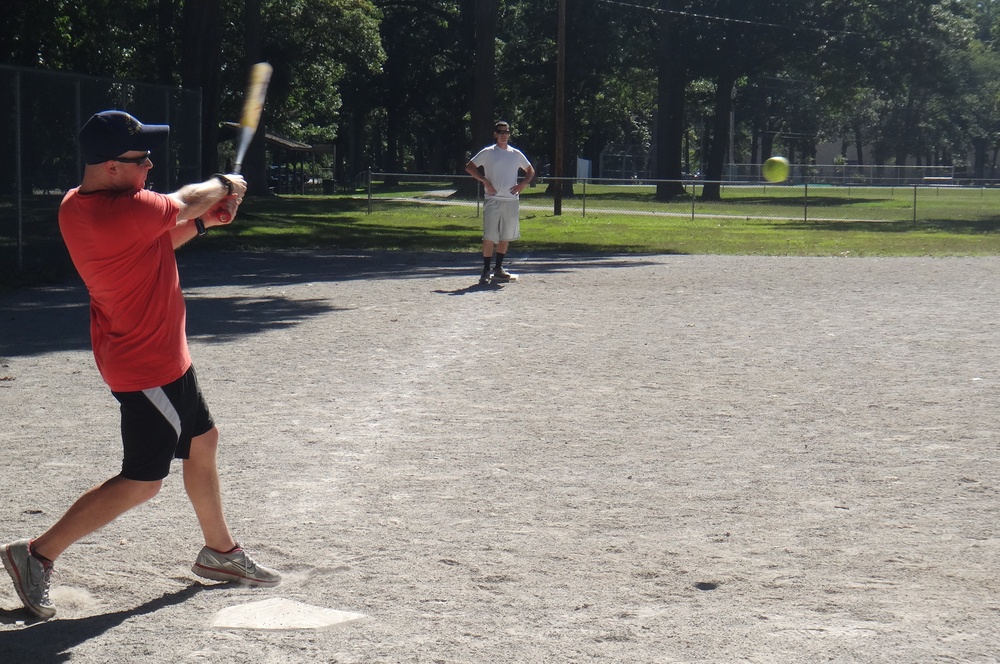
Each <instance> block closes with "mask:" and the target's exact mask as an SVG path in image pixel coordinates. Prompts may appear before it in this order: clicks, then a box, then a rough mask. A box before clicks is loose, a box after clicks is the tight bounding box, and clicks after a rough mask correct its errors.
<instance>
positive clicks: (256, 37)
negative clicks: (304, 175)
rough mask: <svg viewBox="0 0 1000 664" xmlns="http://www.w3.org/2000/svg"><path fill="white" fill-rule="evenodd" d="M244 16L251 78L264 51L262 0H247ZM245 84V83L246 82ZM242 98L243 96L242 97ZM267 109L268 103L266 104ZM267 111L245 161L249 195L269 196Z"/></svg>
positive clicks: (261, 119)
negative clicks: (266, 137)
mask: <svg viewBox="0 0 1000 664" xmlns="http://www.w3.org/2000/svg"><path fill="white" fill-rule="evenodd" d="M243 11H244V12H246V15H245V16H244V17H243V20H244V25H245V30H246V35H245V39H246V44H245V46H246V55H247V60H246V73H245V77H246V79H245V80H249V76H250V69H251V68H252V67H253V66H254V65H255V64H256V63H258V62H260V61H261V59H262V55H263V51H262V49H261V22H260V0H246V1H245V3H244V10H243ZM244 85H245V84H244ZM241 100H242V98H241ZM264 110H265V111H266V110H267V105H266V104H265V105H264ZM266 118H267V113H266V112H265V113H262V114H261V117H260V124H259V125H258V126H257V133H256V134H255V135H254V138H253V141H251V143H250V148H249V149H248V150H247V154H246V158H245V159H244V161H243V177H244V178H246V181H247V195H248V196H267V195H268V194H269V193H270V192H269V190H268V182H267V160H266V156H265V147H266V146H265V142H264V134H265V132H266V129H265V126H266V124H267V123H266Z"/></svg>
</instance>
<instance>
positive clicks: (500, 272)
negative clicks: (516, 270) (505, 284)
mask: <svg viewBox="0 0 1000 664" xmlns="http://www.w3.org/2000/svg"><path fill="white" fill-rule="evenodd" d="M510 276H511V275H510V272H508V271H507V270H505V269H503V268H502V267H498V268H497V269H495V270H493V281H510Z"/></svg>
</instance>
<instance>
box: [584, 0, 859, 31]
mask: <svg viewBox="0 0 1000 664" xmlns="http://www.w3.org/2000/svg"><path fill="white" fill-rule="evenodd" d="M598 2H602V3H604V4H606V5H615V6H618V7H627V8H629V9H642V10H644V11H647V12H653V13H654V14H670V15H672V16H683V17H685V18H697V19H702V20H707V21H718V22H720V23H735V24H739V25H750V26H755V27H765V28H780V29H782V30H809V31H812V32H821V33H823V34H838V35H860V34H861V33H859V32H852V31H850V30H834V29H832V28H820V27H815V26H810V25H785V24H781V23H768V22H767V21H750V20H747V19H741V18H730V17H727V16H713V15H711V14H698V13H696V12H686V11H680V10H667V9H660V8H659V7H647V6H646V5H637V4H634V3H631V2H624V1H623V0H598Z"/></svg>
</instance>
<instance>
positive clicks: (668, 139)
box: [654, 0, 687, 201]
mask: <svg viewBox="0 0 1000 664" xmlns="http://www.w3.org/2000/svg"><path fill="white" fill-rule="evenodd" d="M672 6H673V0H660V9H661V10H662V14H661V15H660V16H661V19H660V29H659V41H658V43H657V49H656V55H657V83H656V104H657V108H658V113H657V116H656V164H655V165H654V173H655V177H656V179H657V180H671V182H657V183H656V200H658V201H669V200H672V199H674V198H676V197H677V196H682V195H683V194H684V193H685V192H684V185H683V184H682V183H681V182H680V179H681V171H682V163H683V162H682V154H683V152H684V92H685V88H686V86H687V73H686V68H685V66H684V64H683V62H682V58H681V56H680V54H679V53H678V51H677V49H676V48H675V46H674V45H675V44H676V35H675V33H674V31H675V30H676V27H675V25H676V24H675V23H674V21H673V14H671V13H670V11H671V9H672Z"/></svg>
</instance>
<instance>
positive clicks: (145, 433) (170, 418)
mask: <svg viewBox="0 0 1000 664" xmlns="http://www.w3.org/2000/svg"><path fill="white" fill-rule="evenodd" d="M112 394H113V395H115V399H118V403H120V404H121V411H122V446H123V448H124V451H125V453H124V459H123V460H122V477H125V478H127V479H130V480H139V481H142V482H154V481H157V480H162V479H163V478H165V477H166V476H167V475H168V474H169V473H170V463H171V461H173V459H175V458H176V459H187V458H188V456H189V455H190V453H191V439H192V438H194V437H195V436H200V435H202V434H204V433H208V432H209V431H211V430H212V427H214V426H215V423H214V422H213V421H212V415H211V413H209V412H208V404H206V403H205V398H204V397H203V396H202V394H201V388H199V387H198V378H197V377H196V376H195V373H194V367H191V368H190V369H188V370H187V373H185V374H184V375H183V376H181V377H180V378H178V379H177V380H175V381H174V382H172V383H170V384H169V385H164V386H163V387H154V388H151V389H148V390H142V391H141V392H114V391H112Z"/></svg>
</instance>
